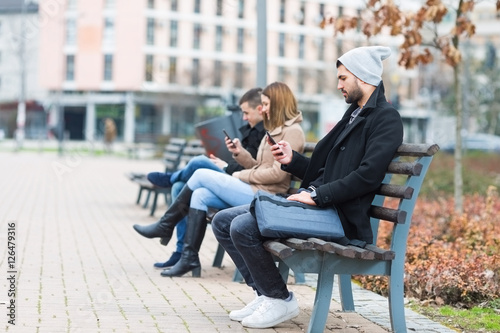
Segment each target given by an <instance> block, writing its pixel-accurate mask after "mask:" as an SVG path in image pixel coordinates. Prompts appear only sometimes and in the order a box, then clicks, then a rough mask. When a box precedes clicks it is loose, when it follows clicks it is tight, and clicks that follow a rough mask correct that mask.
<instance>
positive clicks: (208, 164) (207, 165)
mask: <svg viewBox="0 0 500 333" xmlns="http://www.w3.org/2000/svg"><path fill="white" fill-rule="evenodd" d="M198 169H210V170H214V171H218V172H224V171H222V169H220V168H219V167H218V166H217V165H215V164H214V163H213V162H212V161H211V160H210V158H208V157H206V156H205V155H199V156H195V157H193V158H192V159H191V160H189V162H188V164H186V166H185V167H184V168H183V169H181V170H178V171H176V172H174V173H173V174H172V176H171V177H170V182H171V183H172V184H173V183H175V182H179V181H181V182H187V181H188V180H189V178H191V176H192V175H193V174H194V172H195V171H196V170H198Z"/></svg>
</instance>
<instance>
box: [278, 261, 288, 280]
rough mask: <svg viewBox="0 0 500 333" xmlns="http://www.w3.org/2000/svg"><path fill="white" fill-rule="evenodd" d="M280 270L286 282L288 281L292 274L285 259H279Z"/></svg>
mask: <svg viewBox="0 0 500 333" xmlns="http://www.w3.org/2000/svg"><path fill="white" fill-rule="evenodd" d="M278 270H279V272H280V274H281V278H282V279H283V281H285V283H288V275H289V274H290V267H288V266H287V264H285V263H284V262H283V261H281V260H278Z"/></svg>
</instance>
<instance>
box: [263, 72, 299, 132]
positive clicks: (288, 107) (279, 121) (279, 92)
mask: <svg viewBox="0 0 500 333" xmlns="http://www.w3.org/2000/svg"><path fill="white" fill-rule="evenodd" d="M262 95H266V96H267V97H268V98H269V101H270V102H271V107H270V109H269V118H268V117H267V116H266V115H264V116H263V118H264V128H265V129H267V130H268V131H271V130H273V129H275V128H276V127H279V126H283V125H284V124H285V121H287V120H289V119H292V118H295V117H296V116H297V115H298V114H299V110H298V109H297V100H296V99H295V96H294V95H293V93H292V91H291V90H290V88H289V87H288V86H287V85H286V84H285V83H283V82H273V83H271V84H270V85H268V86H267V87H265V88H264V90H262Z"/></svg>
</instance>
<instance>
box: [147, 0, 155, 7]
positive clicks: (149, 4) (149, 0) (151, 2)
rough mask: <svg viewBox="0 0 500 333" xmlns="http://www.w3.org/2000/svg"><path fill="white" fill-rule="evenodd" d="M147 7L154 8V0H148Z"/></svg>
mask: <svg viewBox="0 0 500 333" xmlns="http://www.w3.org/2000/svg"><path fill="white" fill-rule="evenodd" d="M148 8H151V9H153V8H155V0H148Z"/></svg>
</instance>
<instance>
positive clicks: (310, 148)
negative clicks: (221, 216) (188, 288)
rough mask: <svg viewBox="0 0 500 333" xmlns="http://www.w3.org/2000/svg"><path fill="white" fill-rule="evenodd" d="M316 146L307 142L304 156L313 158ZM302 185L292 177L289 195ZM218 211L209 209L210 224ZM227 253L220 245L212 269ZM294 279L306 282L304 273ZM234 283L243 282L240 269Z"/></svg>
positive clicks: (298, 282) (235, 274)
mask: <svg viewBox="0 0 500 333" xmlns="http://www.w3.org/2000/svg"><path fill="white" fill-rule="evenodd" d="M315 146H316V143H315V142H306V143H305V145H304V152H303V154H304V155H306V156H311V154H312V152H313V150H314V147H315ZM300 183H301V180H300V179H299V178H297V177H292V180H291V182H290V187H289V188H288V193H289V194H293V193H297V191H298V189H299V188H300ZM218 211H219V210H217V209H211V208H210V209H209V211H208V213H207V220H208V222H209V223H210V222H211V221H212V218H213V217H214V215H215V214H216V213H217V212H218ZM225 252H226V251H225V250H224V248H223V247H222V245H220V244H219V245H218V246H217V250H216V251H215V257H214V261H213V262H212V267H219V268H221V267H222V260H223V259H224V253H225ZM294 277H295V284H304V283H305V282H306V280H305V278H304V274H303V273H297V272H294ZM233 281H234V282H241V281H243V277H242V276H241V274H240V272H239V271H238V269H236V270H235V272H234V275H233Z"/></svg>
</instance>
